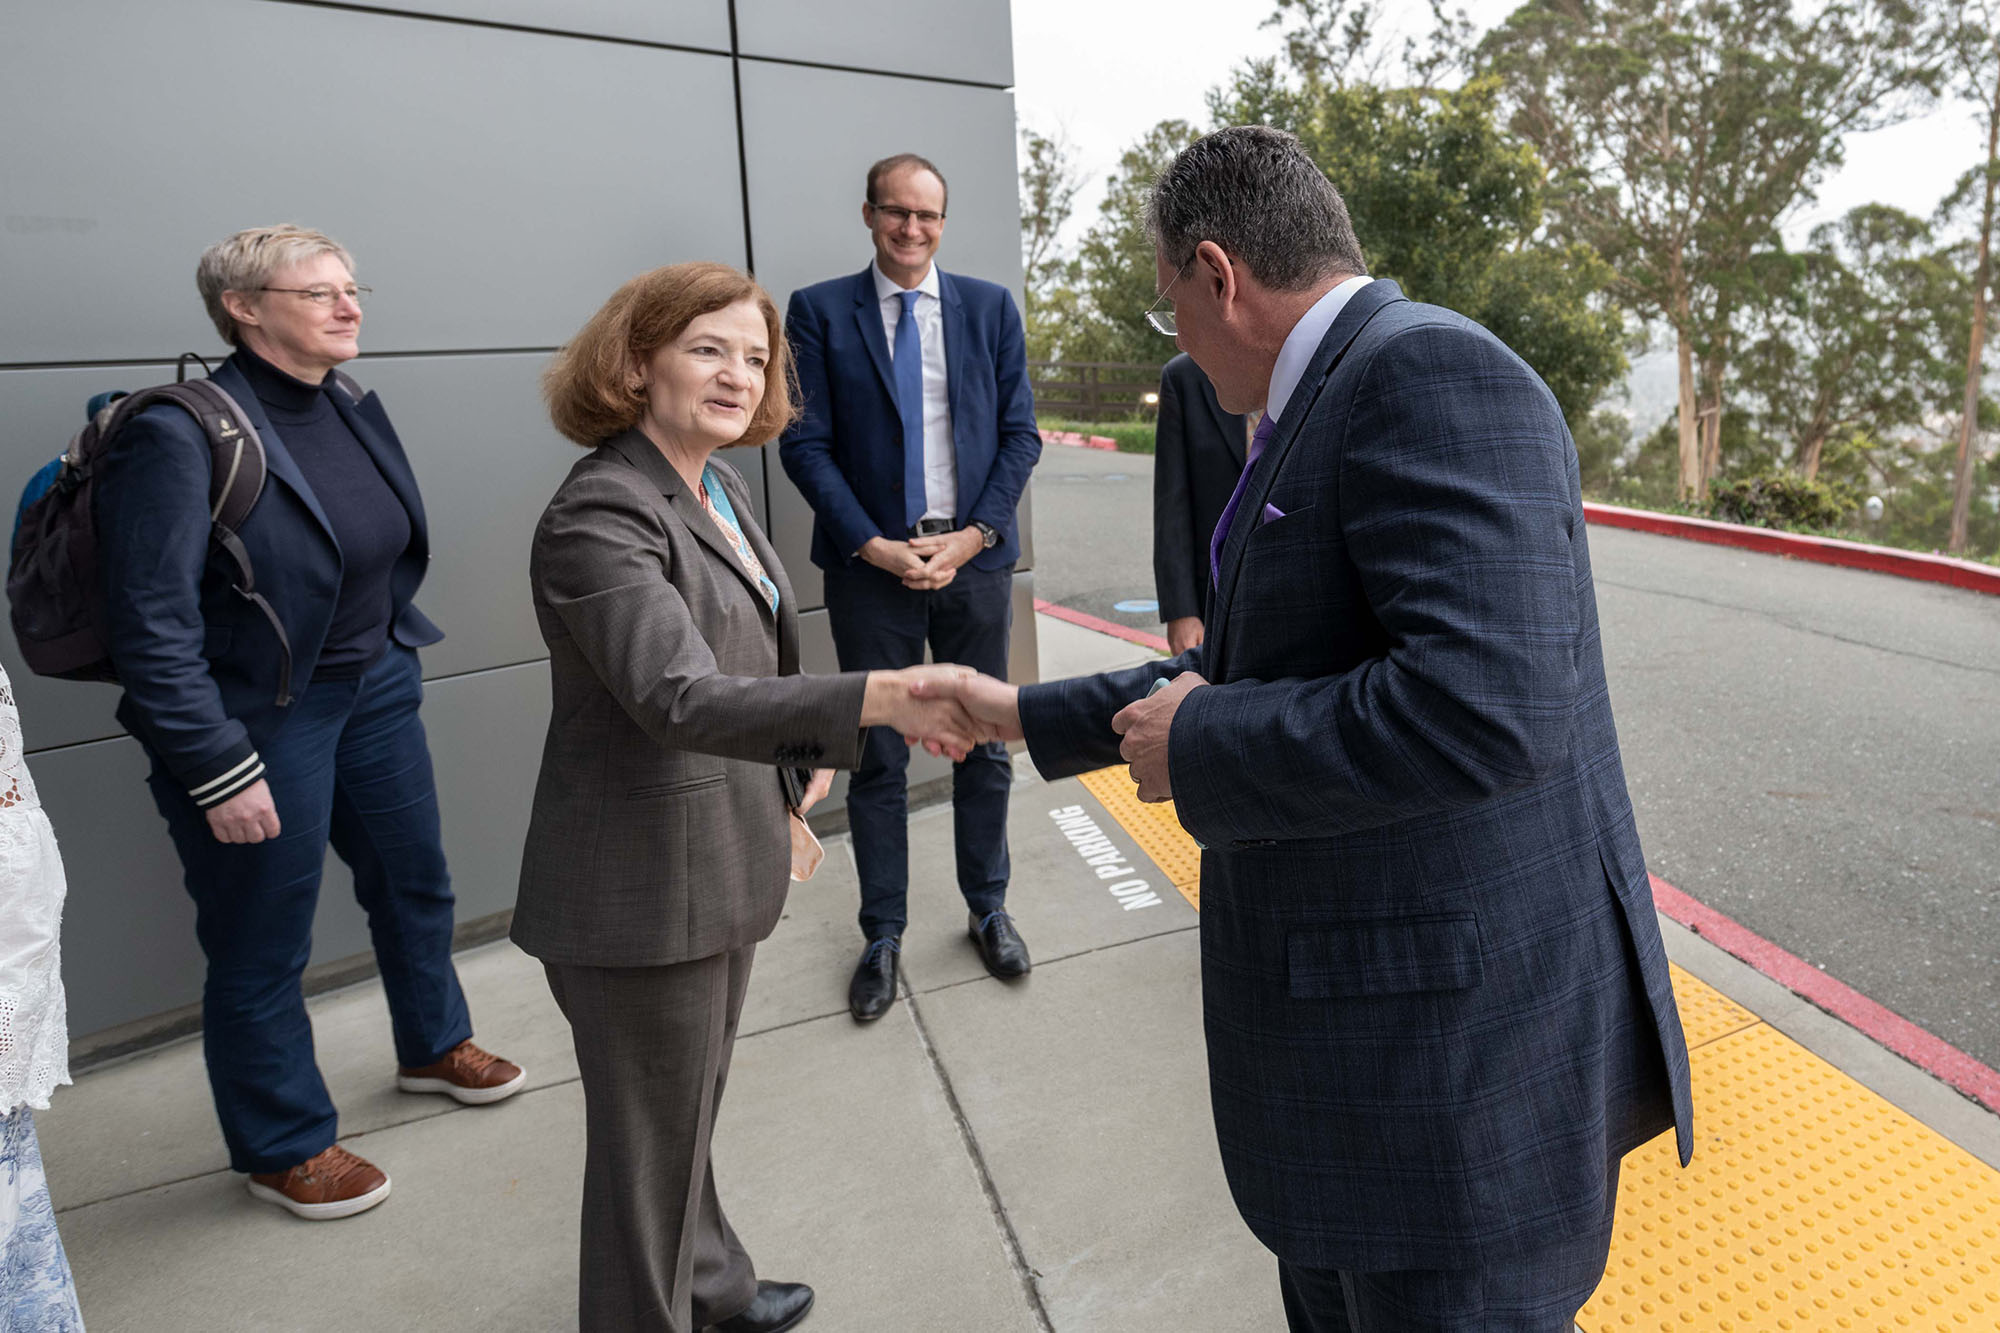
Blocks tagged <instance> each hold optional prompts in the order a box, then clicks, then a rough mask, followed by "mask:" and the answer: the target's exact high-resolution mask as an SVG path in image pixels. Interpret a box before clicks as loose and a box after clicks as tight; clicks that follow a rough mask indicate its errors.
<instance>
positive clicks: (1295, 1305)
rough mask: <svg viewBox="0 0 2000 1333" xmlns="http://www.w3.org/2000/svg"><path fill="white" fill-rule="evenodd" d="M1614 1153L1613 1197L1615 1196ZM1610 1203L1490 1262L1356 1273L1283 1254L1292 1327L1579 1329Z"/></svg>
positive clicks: (1599, 1268)
mask: <svg viewBox="0 0 2000 1333" xmlns="http://www.w3.org/2000/svg"><path fill="white" fill-rule="evenodd" d="M1618 1167H1619V1164H1618V1163H1617V1162H1613V1163H1611V1166H1610V1168H1609V1171H1610V1177H1611V1181H1610V1189H1608V1190H1607V1191H1606V1193H1605V1197H1606V1198H1608V1199H1612V1200H1616V1199H1617V1197H1618ZM1612 1220H1613V1213H1612V1212H1611V1211H1609V1210H1607V1212H1606V1214H1605V1217H1604V1220H1603V1224H1602V1225H1601V1226H1600V1227H1598V1228H1595V1229H1593V1230H1592V1231H1591V1233H1590V1234H1588V1235H1586V1236H1581V1237H1577V1238H1575V1239H1572V1240H1566V1241H1562V1242H1559V1243H1557V1244H1554V1245H1551V1246H1549V1247H1548V1248H1546V1249H1544V1250H1540V1251H1537V1252H1536V1253H1534V1254H1532V1255H1528V1256H1526V1257H1525V1258H1522V1259H1517V1260H1513V1261H1510V1262H1507V1263H1499V1264H1492V1265H1489V1266H1487V1267H1485V1268H1464V1269H1439V1270H1426V1271H1410V1272H1400V1273H1350V1272H1345V1271H1342V1270H1338V1269H1323V1268H1300V1267H1297V1266H1296V1265H1293V1264H1288V1263H1286V1262H1284V1261H1283V1260H1282V1259H1281V1260H1279V1261H1278V1288H1279V1291H1280V1293H1281V1294H1282V1296H1283V1297H1284V1302H1285V1323H1286V1327H1287V1328H1288V1329H1290V1330H1291V1333H1574V1330H1575V1328H1576V1312H1577V1311H1578V1310H1580V1309H1582V1308H1583V1303H1584V1302H1585V1301H1587V1300H1589V1299H1590V1295H1591V1293H1592V1292H1594V1291H1596V1290H1597V1284H1598V1283H1599V1282H1601V1281H1603V1279H1604V1263H1605V1260H1606V1259H1607V1258H1608V1257H1609V1256H1610V1253H1611V1228H1612Z"/></svg>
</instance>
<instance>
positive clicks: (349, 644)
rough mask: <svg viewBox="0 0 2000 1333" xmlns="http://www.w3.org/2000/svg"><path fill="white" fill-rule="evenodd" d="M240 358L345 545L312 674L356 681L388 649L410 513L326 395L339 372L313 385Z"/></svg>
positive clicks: (239, 353) (242, 351)
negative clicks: (396, 570)
mask: <svg viewBox="0 0 2000 1333" xmlns="http://www.w3.org/2000/svg"><path fill="white" fill-rule="evenodd" d="M235 356H236V364H237V366H238V367H239V368H240V369H241V370H242V371H243V374H244V376H245V377H246V378H247V379H248V380H249V381H250V385H251V388H252V389H254V390H255V391H256V394H257V401H258V402H260V403H262V404H263V405H264V414H265V415H266V416H268V417H269V418H270V419H271V425H272V427H273V428H274V429H276V431H277V433H278V438H279V439H280V440H282V441H283V442H284V447H285V449H286V450H287V451H288V452H289V453H290V454H291V456H292V458H293V460H294V461H295V462H297V463H298V465H299V471H301V472H303V473H305V475H306V485H308V486H310V487H312V493H313V498H314V499H316V500H318V501H319V507H320V509H321V510H322V511H324V512H325V514H326V521H327V522H328V523H329V524H330V525H331V526H332V528H333V540H334V542H335V543H336V544H337V545H338V546H339V547H340V559H341V573H340V598H339V600H338V601H337V602H336V603H335V604H334V609H333V623H332V624H331V625H329V626H328V627H327V632H326V643H325V644H324V645H323V646H322V647H321V648H320V652H319V665H318V666H316V667H314V668H313V676H312V678H313V679H314V680H346V679H351V678H353V677H355V676H359V675H360V674H361V673H362V672H364V671H366V670H367V669H368V668H369V667H371V666H373V665H374V664H375V662H376V659H378V658H380V657H381V656H382V653H383V650H384V649H385V648H387V647H388V644H389V612H390V590H389V572H390V570H391V569H392V568H393V567H394V566H395V563H396V557H398V556H400V555H401V554H402V553H403V551H404V549H405V548H407V547H408V546H409V544H410V515H409V511H408V510H406V509H404V508H403V502H402V501H400V500H398V499H397V498H396V493H395V492H394V491H392V490H390V489H389V483H388V482H387V481H385V480H383V477H382V470H381V469H380V468H378V467H376V466H375V460H374V459H373V458H371V457H370V456H369V454H368V450H367V447H366V446H364V445H363V444H362V443H361V441H360V440H359V439H356V438H355V435H354V432H353V431H352V430H349V429H348V426H347V422H346V421H344V420H343V419H342V418H341V415H340V413H339V412H337V411H335V410H334V406H333V404H332V402H330V401H329V400H328V399H327V394H328V393H330V392H331V393H337V392H339V390H337V389H335V388H333V387H332V386H333V377H332V375H328V376H327V378H326V380H325V382H324V383H321V384H307V383H306V382H305V381H303V380H298V379H294V378H293V377H292V376H290V375H287V374H286V373H285V372H284V371H282V370H279V369H278V368H277V367H276V366H273V365H272V364H271V363H270V362H268V361H266V360H264V359H263V358H262V357H260V356H258V355H257V354H256V353H254V352H252V351H251V350H250V349H249V348H247V347H239V348H237V349H236V353H235Z"/></svg>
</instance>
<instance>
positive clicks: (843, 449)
mask: <svg viewBox="0 0 2000 1333" xmlns="http://www.w3.org/2000/svg"><path fill="white" fill-rule="evenodd" d="M947 199H948V191H947V188H946V186H945V181H944V176H943V174H942V173H940V172H939V171H938V169H937V168H936V167H935V166H933V165H932V164H931V163H929V162H927V161H925V160H924V159H923V158H921V157H918V156H916V155H915V154H914V153H903V154H900V155H898V156H895V157H890V158H885V159H884V160H882V161H880V162H877V163H876V164H875V165H874V166H873V167H871V168H869V171H868V185H867V196H866V200H867V201H866V202H865V203H863V204H862V206H861V219H862V221H863V222H865V223H866V224H867V226H868V230H869V234H870V235H871V236H872V237H873V238H874V242H875V260H874V262H873V263H871V264H870V265H869V266H868V267H867V268H866V269H863V270H862V271H861V272H860V273H858V274H854V275H852V276H850V277H843V278H833V279H830V280H828V281H826V282H822V283H817V284H815V285H813V286H811V287H805V288H801V289H800V290H798V291H796V292H794V293H793V294H792V301H791V309H790V311H789V312H788V314H787V315H786V319H785V331H786V334H787V336H788V337H789V338H790V339H791V343H792V349H793V352H794V353H795V356H796V361H797V365H798V376H799V388H800V390H801V394H802V397H803V399H804V411H803V412H802V414H801V415H800V417H799V420H798V423H797V424H796V425H795V426H793V427H792V429H791V430H790V431H789V432H788V433H787V434H786V436H785V439H784V443H783V444H782V445H781V446H780V448H779V456H780V457H781V458H782V459H783V460H784V465H785V472H786V473H787V474H788V475H789V476H790V477H791V479H792V481H793V482H794V483H795V484H796V485H797V486H798V488H799V489H800V490H801V491H802V492H804V493H805V497H806V500H807V501H808V502H809V503H810V504H811V505H812V507H813V513H814V514H815V516H816V519H815V522H814V524H813V548H812V558H813V563H814V564H816V565H818V566H819V567H820V568H821V569H822V570H824V571H825V573H826V609H827V616H828V619H829V621H830V622H831V626H832V629H833V642H834V649H835V651H836V652H837V653H838V655H839V658H840V668H841V670H843V671H872V670H880V669H890V668H896V667H906V666H914V665H916V664H917V663H920V662H922V661H923V659H924V645H925V643H926V641H928V643H929V644H930V650H931V653H932V655H933V656H934V657H935V658H936V660H938V661H940V662H957V663H961V664H963V665H966V666H971V667H976V668H978V669H979V670H980V671H983V672H986V673H987V674H989V675H992V676H997V677H1001V678H1004V677H1005V676H1006V675H1007V641H1008V634H1009V631H1010V629H1011V628H1012V607H1013V600H1012V592H1013V581H1014V562H1015V560H1016V559H1018V558H1019V556H1020V550H1021V547H1020V539H1019V536H1018V533H1017V521H1016V517H1015V512H1016V510H1017V509H1018V508H1019V506H1020V503H1021V491H1022V489H1023V488H1024V487H1025V486H1026V485H1027V484H1028V474H1029V473H1030V472H1031V471H1033V469H1034V466H1035V461H1036V459H1038V458H1040V457H1041V452H1042V443H1041V435H1040V433H1039V432H1038V431H1037V430H1036V427H1035V410H1034V395H1033V392H1032V390H1031V389H1030V388H1029V385H1028V367H1027V344H1026V340H1025V338H1024V335H1023V333H1022V328H1021V316H1020V313H1019V312H1018V311H1017V310H1015V308H1014V301H1013V298H1012V297H1011V296H1010V295H1009V294H1008V292H1007V289H1006V288H1004V287H1001V286H998V285H997V284H995V283H990V282H981V281H980V280H978V279H977V278H966V277H960V276H958V275H956V274H949V273H943V272H940V271H939V270H938V268H937V265H936V264H935V263H934V262H933V259H934V257H935V255H936V254H937V248H938V243H939V242H940V241H941V240H942V239H943V236H944V219H945V206H946V202H947ZM908 768H909V750H908V748H907V747H906V746H905V745H904V743H903V741H902V739H901V738H900V737H898V736H897V735H896V734H895V733H894V732H893V731H891V730H889V729H887V728H882V727H878V728H875V729H874V730H873V731H872V732H870V733H869V737H868V741H867V746H866V749H865V751H864V754H863V758H862V761H861V767H860V768H859V769H857V770H856V771H855V773H854V776H853V779H852V780H851V782H850V784H849V786H848V789H847V817H848V824H849V827H850V828H851V829H852V830H853V834H854V858H855V861H856V863H857V864H858V866H859V867H860V872H861V917H860V920H861V933H862V935H863V936H864V937H865V938H866V940H867V944H866V946H865V947H864V949H863V950H862V954H861V961H860V962H859V964H858V965H857V966H856V968H855V971H854V977H853V980H852V982H851V983H850V985H849V987H848V1007H849V1009H850V1010H851V1011H852V1013H853V1014H854V1017H855V1019H856V1020H858V1021H861V1022H867V1021H869V1020H872V1019H875V1018H879V1017H880V1016H881V1015H882V1014H883V1013H884V1012H885V1011H886V1010H887V1009H888V1007H889V1004H890V1002H891V1001H893V1000H894V999H895V996H896V969H897V959H898V955H899V954H900V952H901V949H902V934H903V928H904V926H905V924H906V923H907V920H908V909H907V906H906V899H907V896H908V889H909V833H908V781H907V774H908ZM1012 780H1013V769H1012V765H1011V764H1010V762H1009V759H1008V755H1007V749H1006V747H1005V746H1004V745H1000V744H988V745H983V746H981V747H979V748H978V749H977V750H975V751H974V752H973V753H972V754H970V755H968V756H967V757H966V758H965V759H964V760H963V761H961V762H960V763H958V764H957V765H956V766H955V768H954V769H953V772H952V818H953V833H954V842H955V846H956V849H957V857H958V887H959V891H960V892H961V893H962V894H963V895H964V896H965V902H966V906H967V908H968V909H969V917H968V920H967V932H968V933H969V934H970V935H971V937H972V939H973V941H974V943H975V944H976V945H977V946H978V948H979V952H980V956H981V957H982V958H983V959H984V960H985V963H986V968H987V970H988V971H989V972H991V973H992V974H993V975H994V976H996V977H1001V978H1013V977H1019V976H1024V975H1026V973H1027V971H1028V968H1029V960H1028V950H1027V946H1026V945H1025V944H1024V943H1023V942H1022V940H1021V936H1020V933H1019V932H1018V931H1017V930H1016V929H1015V928H1014V924H1013V920H1012V918H1010V917H1009V916H1008V914H1007V911H1006V898H1007V877H1008V858H1007V792H1008V788H1009V787H1010V786H1011V784H1012Z"/></svg>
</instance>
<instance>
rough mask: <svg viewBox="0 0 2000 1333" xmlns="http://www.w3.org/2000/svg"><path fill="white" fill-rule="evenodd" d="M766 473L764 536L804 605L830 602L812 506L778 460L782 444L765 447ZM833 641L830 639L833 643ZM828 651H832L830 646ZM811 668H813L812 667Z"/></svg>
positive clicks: (820, 604) (819, 604)
mask: <svg viewBox="0 0 2000 1333" xmlns="http://www.w3.org/2000/svg"><path fill="white" fill-rule="evenodd" d="M764 475H765V477H766V478H767V479H768V485H769V492H770V505H769V508H770V521H769V522H767V523H766V524H765V525H764V535H765V536H767V537H769V538H770V539H771V545H772V547H773V548H774V549H776V551H777V552H778V559H779V560H780V561H781V562H783V564H784V566H785V574H786V576H787V577H788V578H790V579H791V581H792V591H793V593H795V594H796V595H797V596H798V599H799V605H800V606H802V607H813V606H825V605H826V580H825V578H824V577H823V576H822V575H821V574H820V572H819V566H818V565H815V564H814V563H813V562H812V530H813V511H812V506H811V505H809V504H807V503H806V497H805V496H804V495H801V494H800V493H799V488H798V487H796V486H794V485H792V479H791V478H790V477H788V476H786V475H785V465H784V464H783V463H782V462H780V461H779V459H778V446H777V445H776V444H767V445H765V446H764ZM831 643H832V640H828V644H829V645H831ZM828 651H829V652H830V651H832V649H831V647H830V646H829V648H828ZM808 670H810V668H808Z"/></svg>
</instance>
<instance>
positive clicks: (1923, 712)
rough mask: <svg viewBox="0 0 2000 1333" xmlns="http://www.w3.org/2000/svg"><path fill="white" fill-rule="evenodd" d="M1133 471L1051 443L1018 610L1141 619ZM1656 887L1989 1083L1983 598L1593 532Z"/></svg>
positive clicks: (1629, 767) (1615, 684) (1147, 474)
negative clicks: (1952, 1056) (1055, 609)
mask: <svg viewBox="0 0 2000 1333" xmlns="http://www.w3.org/2000/svg"><path fill="white" fill-rule="evenodd" d="M1151 504H1152V459H1151V458H1148V457H1145V456H1143V455H1131V454H1094V453H1088V452H1086V451H1083V450H1075V449H1066V448H1061V447H1058V446H1051V447H1050V448H1048V449H1047V450H1046V451H1045V452H1044V454H1043V460H1042V465H1041V467H1040V469H1039V470H1038V472H1037V474H1036V482H1035V499H1034V505H1035V508H1034V514H1035V541H1036V564H1035V588H1036V594H1037V595H1038V596H1040V597H1044V598H1047V599H1049V600H1050V601H1054V602H1059V603H1061V604H1063V605H1065V606H1070V607H1074V608H1076V609H1078V610H1082V611H1087V612H1090V613H1091V614H1093V615H1097V616H1101V617H1104V618H1105V619H1108V620H1113V621H1118V622H1120V623H1124V624H1129V625H1133V626H1137V627H1140V628H1148V629H1152V630H1154V631H1155V632H1159V623H1158V618H1157V617H1149V616H1146V615H1141V614H1121V613H1118V612H1116V611H1115V610H1114V609H1113V604H1114V603H1115V602H1117V601H1119V600H1124V599H1131V598H1151V597H1152V596H1153V590H1152V553H1151V535H1150V534H1151ZM1590 542H1591V554H1592V558H1593V561H1594V564H1595V572H1596V580H1597V600H1598V610H1599V612H1600V615H1601V618H1602V621H1603V626H1604V645H1605V664H1606V670H1607V672H1608V673H1609V676H1610V682H1611V692H1612V702H1613V705H1614V707H1615V709H1616V713H1617V719H1618V727H1619V735H1620V738H1621V741H1622V743H1623V748H1624V754H1625V766H1626V771H1627V775H1628V777H1629V779H1630V782H1631V789H1632V799H1633V802H1634V804H1635V806H1636V807H1637V809H1638V813H1639V833H1640V837H1641V838H1642V840H1643V841H1644V843H1645V847H1646V854H1647V860H1648V862H1649V864H1650V865H1651V867H1652V869H1653V872H1654V873H1655V874H1657V875H1659V876H1660V877H1661V878H1663V879H1665V880H1667V881H1668V882H1670V883H1672V884H1674V885H1675V886H1676V887H1678V888H1680V889H1681V890H1683V891H1684V892H1686V893H1688V894H1691V895H1692V896H1693V897H1695V898H1697V899H1699V900H1700V901H1702V902H1704V903H1707V904H1708V905H1709V906H1711V907H1714V908H1716V909H1717V910H1719V911H1722V912H1725V913H1727V914H1729V915H1730V916H1732V917H1735V918H1736V919H1737V920H1738V921H1741V922H1742V923H1743V924H1744V925H1746V926H1748V927H1749V928H1750V929H1752V930H1754V931H1756V932H1757V933H1758V934H1760V935H1762V936H1764V937H1765V938H1766V939H1769V940H1772V941H1774V942H1775V943H1777V944H1779V945H1781V946H1783V947H1784V948H1786V949H1789V950H1791V951H1792V952H1793V953H1796V954H1798V955H1799V956H1801V957H1803V958H1805V959H1807V960H1808V961H1810V962H1812V963H1814V964H1816V965H1817V966H1819V967H1821V968H1823V969H1824V970H1826V971H1827V972H1829V973H1831V974H1832V975H1834V976H1836V977H1838V978H1839V979H1840V980H1842V981H1844V982H1846V983H1847V984H1849V985H1850V986H1853V987H1854V988H1855V989H1857V990H1859V991H1861V992H1862V993H1863V994H1865V995H1867V996H1869V997H1870V998H1872V999H1874V1000H1876V1001H1877V1002H1879V1003H1881V1004H1884V1005H1887V1006H1888V1007H1889V1008H1891V1009H1893V1010H1895V1011H1896V1012H1897V1013H1899V1014H1902V1015H1903V1016H1904V1017H1905V1018H1908V1019H1910V1020H1911V1021H1912V1022H1914V1023H1917V1024H1918V1025H1919V1026H1921V1027H1923V1028H1925V1029H1926V1030H1928V1031H1930V1032H1932V1033H1935V1034H1936V1035H1938V1036H1939V1037H1942V1038H1943V1039H1944V1040H1946V1041H1949V1042H1951V1043H1952V1044H1953V1045H1955V1046H1958V1047H1960V1048H1961V1049H1963V1050H1965V1051H1968V1052H1970V1053H1971V1054H1972V1055H1973V1056H1975V1057H1976V1058H1978V1059H1979V1060H1981V1061H1983V1062H1985V1063H1986V1064H1988V1065H1992V1066H1995V1067H2000V598H1994V597H1986V596H1981V595H1979V594H1976V593H1970V592H1962V591H1959V590H1956V589H1951V588H1944V587H1940V586H1938V585H1934V584H1925V583H1913V582H1911V581H1909V580H1906V579H1898V578H1892V577H1890V576H1888V575H1882V574H1870V573H1864V572H1861V571H1858V570H1847V569H1837V568H1833V567H1830V566H1825V565H1814V564H1806V563H1802V562H1799V561H1793V560H1785V559H1782V558H1779V557H1776V556H1765V555H1757V554H1753V553H1751V552H1747V551H1733V550H1728V549H1725V548H1721V547H1712V546H1703V545H1699V544H1697V543H1693V542H1684V541H1679V540H1676V539H1674V538H1671V537H1655V536H1650V535H1647V534H1643V533H1634V532H1626V531H1621V530H1616V529H1607V528H1593V529H1592V530H1591V534H1590Z"/></svg>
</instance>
